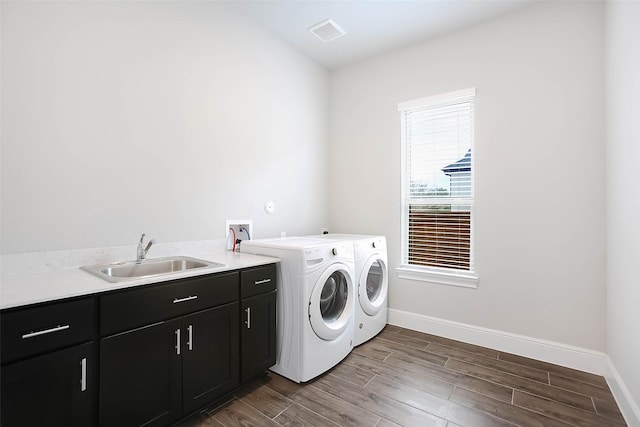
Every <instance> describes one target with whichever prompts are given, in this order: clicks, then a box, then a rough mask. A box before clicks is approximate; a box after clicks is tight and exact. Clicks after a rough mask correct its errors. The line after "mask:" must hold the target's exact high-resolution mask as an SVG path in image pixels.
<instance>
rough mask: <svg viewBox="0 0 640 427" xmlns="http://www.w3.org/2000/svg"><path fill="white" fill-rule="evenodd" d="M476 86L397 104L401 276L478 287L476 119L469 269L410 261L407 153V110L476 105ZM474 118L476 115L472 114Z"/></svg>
mask: <svg viewBox="0 0 640 427" xmlns="http://www.w3.org/2000/svg"><path fill="white" fill-rule="evenodd" d="M475 96H476V89H475V87H471V88H467V89H462V90H457V91H453V92H448V93H444V94H440V95H435V96H430V97H426V98H420V99H414V100H410V101H406V102H401V103H399V104H398V111H399V112H400V130H401V150H402V152H401V156H400V157H401V199H402V200H401V210H402V212H401V217H402V221H401V253H400V260H401V261H400V267H398V268H397V269H396V271H397V273H398V277H399V278H402V279H409V280H415V281H422V282H430V283H437V284H443V285H451V286H462V287H466V288H476V287H477V285H478V281H479V278H478V277H477V275H476V271H475V263H474V260H475V247H474V246H475V238H474V227H475V218H474V217H475V161H474V158H475V150H474V142H475V136H474V132H473V129H474V127H475V118H473V119H472V123H471V129H472V137H471V146H470V149H471V153H472V155H471V197H470V199H471V204H470V221H471V225H470V241H469V243H470V264H471V265H470V269H469V270H462V269H456V268H447V267H435V266H420V265H414V264H409V263H408V258H409V199H410V198H409V196H408V195H407V191H409V189H408V188H407V185H408V179H407V174H408V173H409V172H408V171H407V167H408V153H407V143H408V142H407V140H406V139H407V129H406V113H407V112H412V111H415V110H421V109H429V108H436V107H442V106H447V105H453V104H457V103H460V102H468V101H470V102H471V103H472V108H475ZM472 117H474V116H472Z"/></svg>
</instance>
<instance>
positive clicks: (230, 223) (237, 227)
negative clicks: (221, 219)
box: [224, 219, 253, 250]
mask: <svg viewBox="0 0 640 427" xmlns="http://www.w3.org/2000/svg"><path fill="white" fill-rule="evenodd" d="M224 235H225V238H226V241H227V249H228V250H233V248H234V246H235V247H236V248H237V247H238V246H237V244H234V237H235V242H237V241H238V240H240V241H242V240H251V236H253V220H250V219H230V220H227V226H226V228H225V234H224Z"/></svg>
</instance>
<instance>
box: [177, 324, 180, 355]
mask: <svg viewBox="0 0 640 427" xmlns="http://www.w3.org/2000/svg"><path fill="white" fill-rule="evenodd" d="M176 354H177V355H180V329H176Z"/></svg>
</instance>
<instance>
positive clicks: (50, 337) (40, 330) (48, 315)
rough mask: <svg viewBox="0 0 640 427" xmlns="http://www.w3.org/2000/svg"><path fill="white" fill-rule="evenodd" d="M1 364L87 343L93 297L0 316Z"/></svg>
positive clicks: (90, 335) (92, 320)
mask: <svg viewBox="0 0 640 427" xmlns="http://www.w3.org/2000/svg"><path fill="white" fill-rule="evenodd" d="M1 322H2V363H3V364H4V363H6V362H11V361H13V360H18V359H21V358H25V357H29V356H32V355H35V354H39V353H44V352H46V351H50V350H56V349H59V348H63V347H67V346H69V345H72V344H77V343H81V342H83V341H89V340H90V339H91V337H92V335H93V332H94V306H93V298H83V299H80V300H73V301H63V302H56V303H52V304H47V305H40V306H36V307H31V308H29V307H27V308H23V309H17V310H11V311H9V312H3V313H2V319H1Z"/></svg>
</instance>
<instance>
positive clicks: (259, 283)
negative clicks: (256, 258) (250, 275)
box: [253, 279, 271, 285]
mask: <svg viewBox="0 0 640 427" xmlns="http://www.w3.org/2000/svg"><path fill="white" fill-rule="evenodd" d="M270 281H271V279H262V280H256V281H255V282H253V283H254V284H256V285H262V284H263V283H269V282H270Z"/></svg>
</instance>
